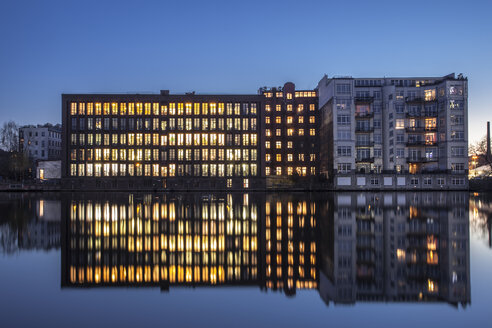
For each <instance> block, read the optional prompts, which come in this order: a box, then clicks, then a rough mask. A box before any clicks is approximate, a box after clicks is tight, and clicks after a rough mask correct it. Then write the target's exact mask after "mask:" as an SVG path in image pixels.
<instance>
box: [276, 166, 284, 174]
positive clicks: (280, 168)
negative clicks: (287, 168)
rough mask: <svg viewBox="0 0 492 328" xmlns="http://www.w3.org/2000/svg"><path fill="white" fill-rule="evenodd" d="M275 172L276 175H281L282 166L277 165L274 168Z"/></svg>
mask: <svg viewBox="0 0 492 328" xmlns="http://www.w3.org/2000/svg"><path fill="white" fill-rule="evenodd" d="M275 174H276V175H282V167H281V166H277V167H276V168H275Z"/></svg>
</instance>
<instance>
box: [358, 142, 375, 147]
mask: <svg viewBox="0 0 492 328" xmlns="http://www.w3.org/2000/svg"><path fill="white" fill-rule="evenodd" d="M372 146H374V141H356V142H355V147H372Z"/></svg>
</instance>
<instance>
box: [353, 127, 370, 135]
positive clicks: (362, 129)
mask: <svg viewBox="0 0 492 328" xmlns="http://www.w3.org/2000/svg"><path fill="white" fill-rule="evenodd" d="M355 132H362V133H371V132H374V127H368V126H356V127H355Z"/></svg>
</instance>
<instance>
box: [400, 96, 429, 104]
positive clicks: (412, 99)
mask: <svg viewBox="0 0 492 328" xmlns="http://www.w3.org/2000/svg"><path fill="white" fill-rule="evenodd" d="M436 100H437V99H436V98H435V97H432V98H422V97H405V101H406V102H407V103H414V104H415V103H423V102H433V101H436Z"/></svg>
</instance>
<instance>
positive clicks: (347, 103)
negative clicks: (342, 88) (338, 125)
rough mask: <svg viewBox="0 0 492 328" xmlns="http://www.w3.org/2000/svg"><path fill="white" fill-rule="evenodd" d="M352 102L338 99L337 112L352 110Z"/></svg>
mask: <svg viewBox="0 0 492 328" xmlns="http://www.w3.org/2000/svg"><path fill="white" fill-rule="evenodd" d="M350 105H351V101H350V100H349V99H338V100H337V110H346V109H350Z"/></svg>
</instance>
